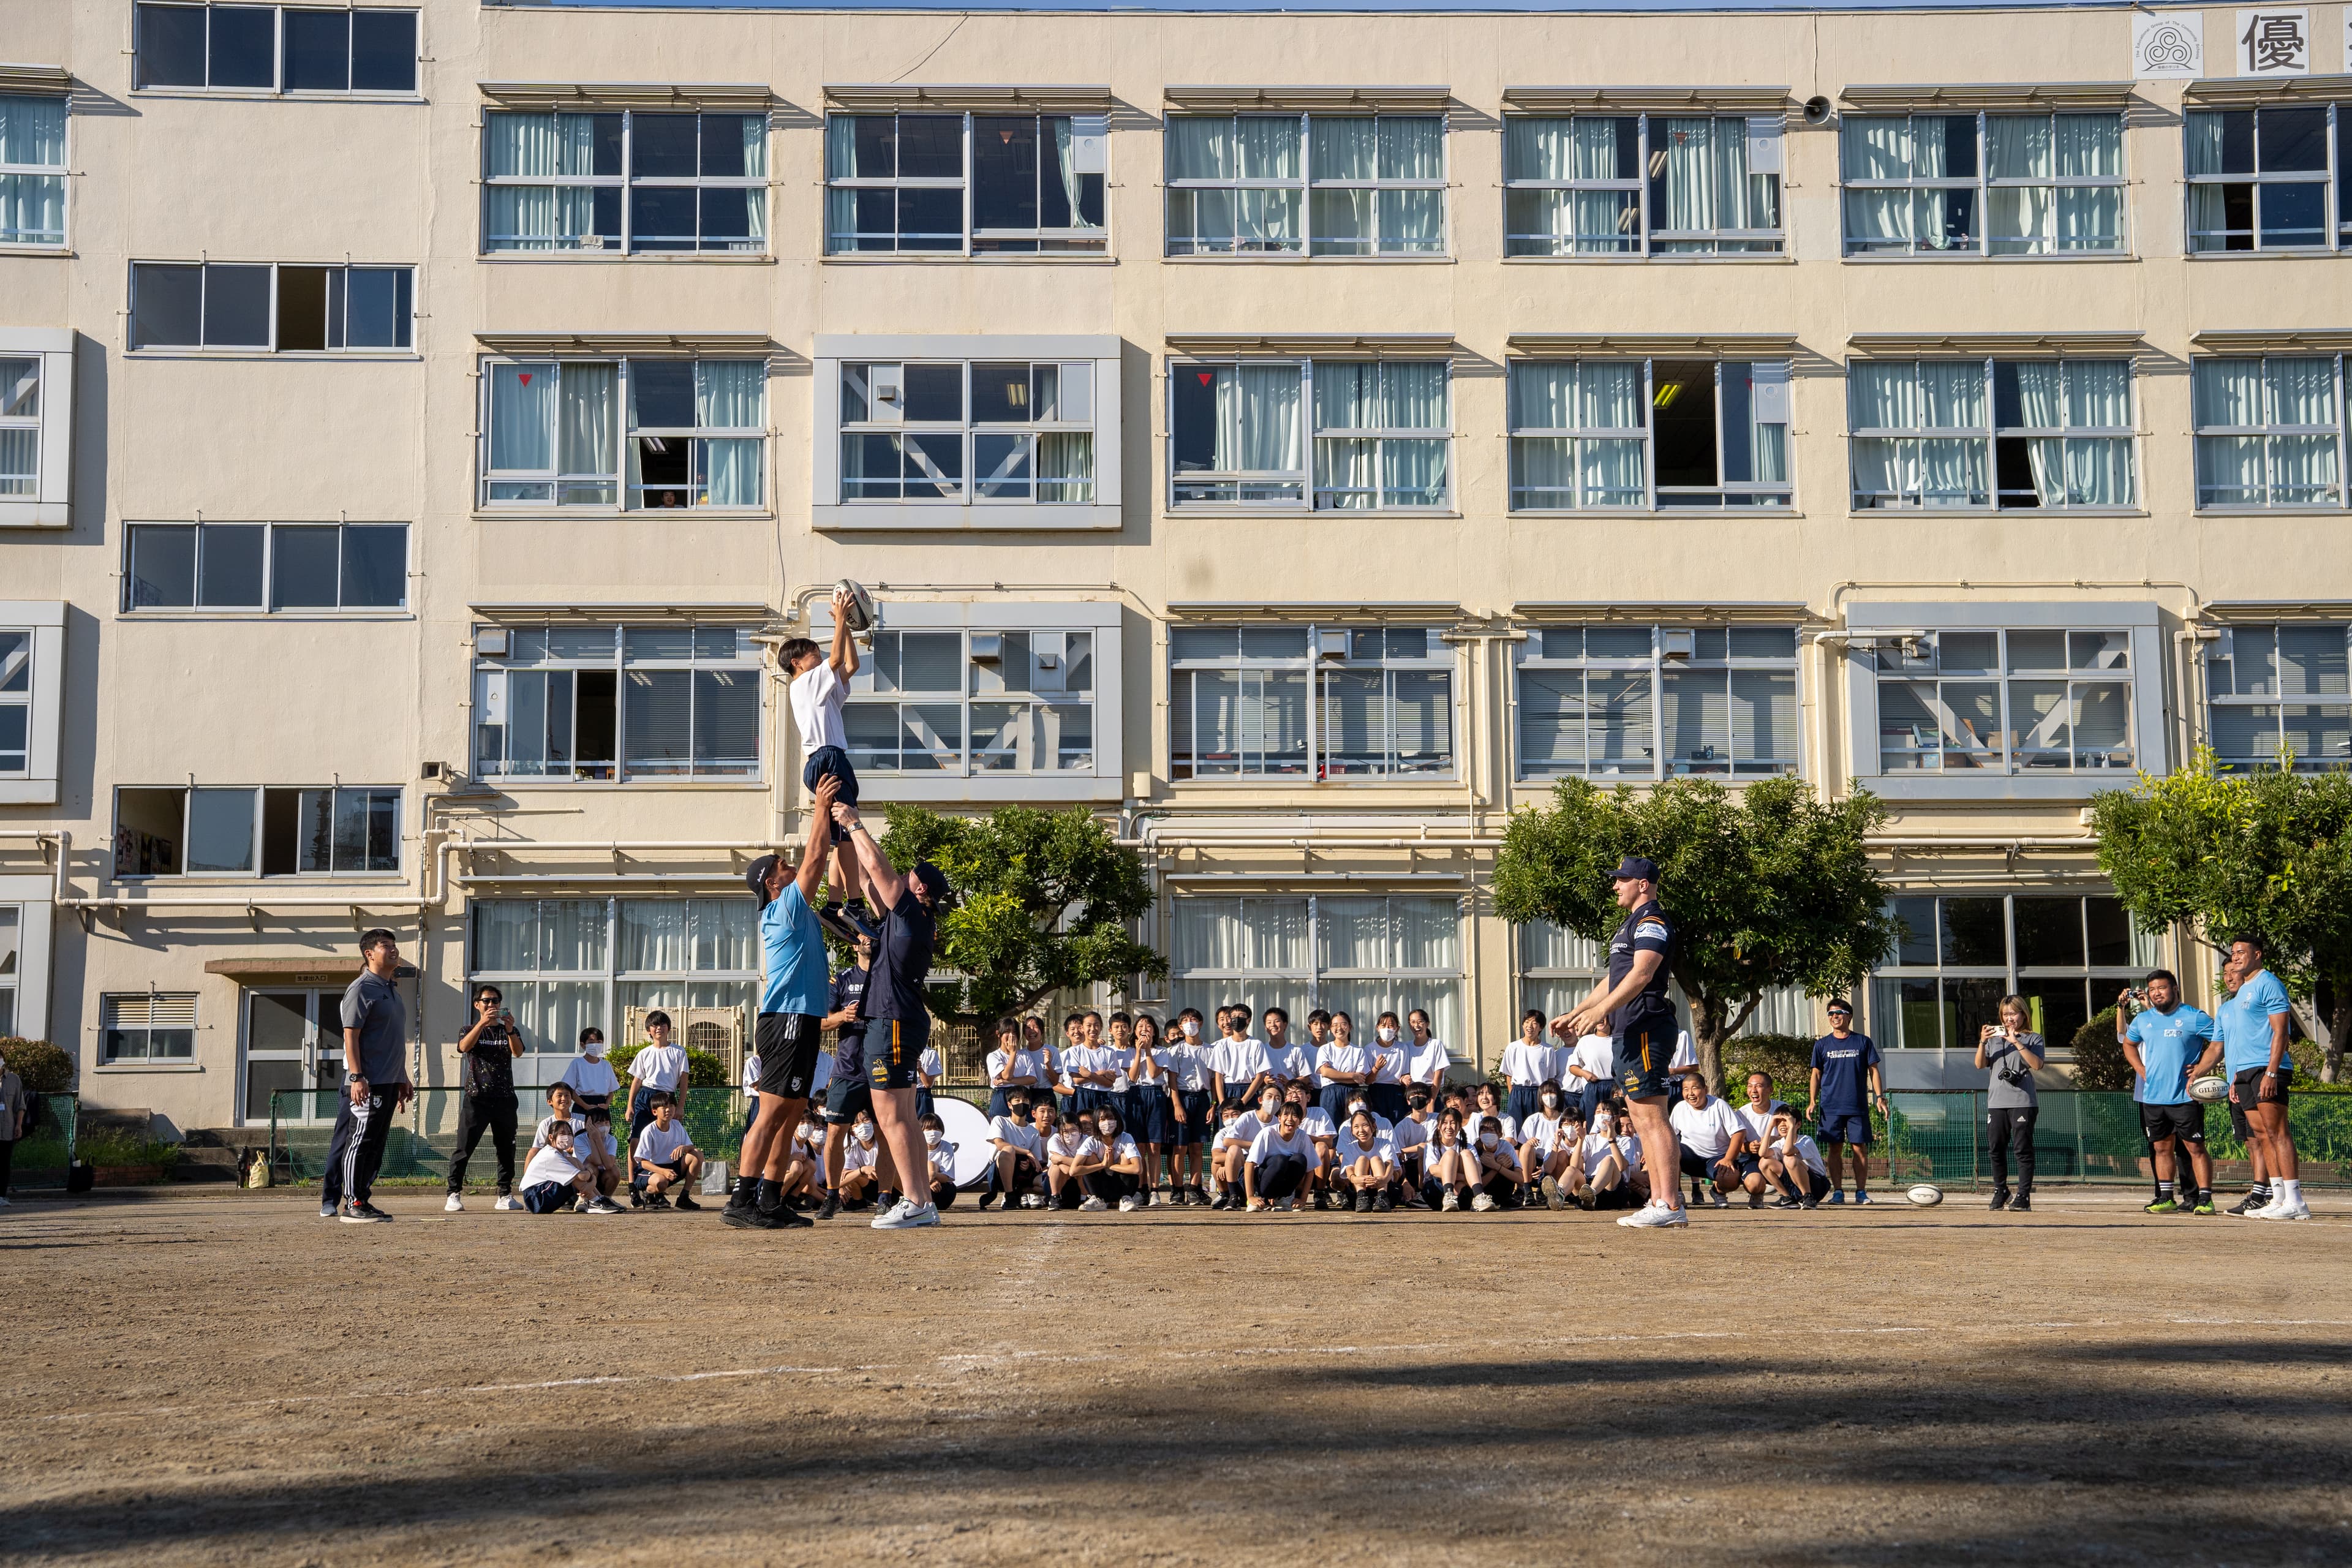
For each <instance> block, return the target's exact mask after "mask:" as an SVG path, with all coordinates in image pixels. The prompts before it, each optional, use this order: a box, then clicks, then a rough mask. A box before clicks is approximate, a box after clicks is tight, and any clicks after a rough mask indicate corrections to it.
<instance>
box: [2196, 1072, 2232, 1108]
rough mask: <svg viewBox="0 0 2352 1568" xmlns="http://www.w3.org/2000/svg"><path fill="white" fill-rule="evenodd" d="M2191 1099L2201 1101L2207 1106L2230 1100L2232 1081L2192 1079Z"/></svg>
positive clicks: (2210, 1078)
mask: <svg viewBox="0 0 2352 1568" xmlns="http://www.w3.org/2000/svg"><path fill="white" fill-rule="evenodd" d="M2229 1098H2230V1080H2229V1079H2226V1078H2212V1077H2206V1078H2200V1079H2190V1080H2189V1099H2191V1100H2200V1101H2202V1102H2203V1103H2205V1104H2207V1105H2210V1104H2212V1103H2213V1102H2214V1101H2215V1100H2227V1099H2229Z"/></svg>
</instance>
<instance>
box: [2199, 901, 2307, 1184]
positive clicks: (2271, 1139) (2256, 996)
mask: <svg viewBox="0 0 2352 1568" xmlns="http://www.w3.org/2000/svg"><path fill="white" fill-rule="evenodd" d="M2263 949H2264V944H2263V939H2262V938H2260V937H2258V936H2242V937H2239V938H2238V939H2237V940H2235V941H2234V942H2231V943H2230V962H2229V964H2228V966H2227V967H2225V968H2224V969H2223V970H2222V972H2221V973H2222V977H2223V978H2224V979H2226V980H2229V981H2231V982H2232V983H2233V984H2235V985H2236V987H2237V988H2236V989H2235V990H2234V991H2232V992H2231V994H2230V999H2229V1000H2228V1001H2227V1002H2224V1003H2222V1004H2221V1018H2220V1022H2221V1045H2222V1050H2223V1057H2224V1062H2225V1065H2226V1070H2227V1071H2228V1073H2229V1075H2230V1119H2231V1121H2232V1122H2234V1123H2235V1124H2236V1126H2237V1129H2238V1136H2240V1137H2241V1138H2243V1139H2244V1140H2245V1141H2246V1148H2247V1151H2248V1152H2250V1153H2251V1154H2252V1157H2253V1162H2254V1190H2253V1191H2252V1192H2251V1193H2248V1194H2246V1201H2245V1202H2244V1203H2242V1204H2240V1205H2238V1206H2237V1207H2235V1208H2233V1209H2231V1211H2230V1212H2231V1214H2236V1215H2244V1216H2245V1217H2246V1218H2248V1219H2309V1218H2310V1217H2311V1210H2310V1208H2309V1207H2308V1206H2306V1205H2305V1203H2304V1201H2303V1183H2302V1182H2300V1181H2299V1180H2297V1179H2296V1178H2297V1176H2298V1174H2299V1172H2298V1170H2297V1168H2296V1165H2295V1159H2294V1138H2293V1137H2292V1136H2290V1135H2289V1133H2288V1131H2287V1124H2286V1090H2287V1082H2288V1080H2289V1079H2291V1078H2292V1077H2293V1076H2294V1061H2293V1059H2292V1058H2289V1057H2288V1056H2287V1052H2286V1043H2287V1016H2288V1015H2289V1014H2290V1013H2292V1012H2293V1011H2294V1004H2293V1003H2291V1002H2289V1001H2288V1000H2287V994H2286V987H2285V986H2284V985H2283V984H2280V983H2279V978H2278V976H2277V975H2275V974H2273V973H2271V972H2270V970H2269V969H2267V968H2266V967H2264V965H2265V964H2266V963H2267V962H2268V955H2267V954H2266V953H2265V952H2264V951H2263ZM2265 1178H2267V1181H2266V1180H2265ZM2266 1186H2267V1187H2268V1190H2269V1191H2268V1197H2267V1200H2266V1201H2264V1202H2261V1203H2257V1202H2256V1201H2255V1200H2256V1199H2257V1198H2259V1197H2262V1196H2263V1194H2264V1189H2265V1187H2266Z"/></svg>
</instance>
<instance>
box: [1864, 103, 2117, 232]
mask: <svg viewBox="0 0 2352 1568" xmlns="http://www.w3.org/2000/svg"><path fill="white" fill-rule="evenodd" d="M2069 118H2081V119H2113V120H2115V121H2116V164H2117V172H2116V173H2115V174H2078V175H2072V176H2066V175H2061V174H2058V173H2057V172H2056V155H2057V126H2056V121H2059V120H2061V119H2069ZM1921 119H1927V120H1973V121H1975V122H1976V163H1977V172H1976V173H1975V174H1973V175H1957V176H1956V175H1925V176H1919V175H1912V176H1906V177H1905V178H1903V179H1899V180H1864V179H1855V178H1853V177H1852V176H1851V175H1850V174H1848V173H1847V170H1846V162H1845V151H1846V149H1845V127H1846V125H1847V124H1848V123H1849V122H1851V121H1864V120H1902V121H1906V136H1913V134H1914V133H1913V132H1911V131H1910V128H1909V122H1912V121H1918V120H1921ZM1995 120H2042V121H2050V122H2051V150H2052V173H2051V175H2050V177H2049V178H2048V179H2046V180H2045V179H2042V177H2040V176H2039V175H2014V174H2004V175H1995V174H1993V173H1992V121H1995ZM2128 128H2129V127H2128V116H2127V115H2126V114H2125V112H2124V111H2123V110H2120V109H2117V110H2103V109H2084V110H2063V109H2060V110H1999V109H1992V110H1958V111H1953V110H1934V109H1917V110H1900V111H1889V112H1885V113H1867V112H1850V113H1845V114H1842V115H1840V117H1839V121H1838V181H1837V189H1838V253H1839V255H1840V256H1841V257H1843V258H1844V259H1846V260H1849V261H1856V260H1871V261H2081V260H2093V261H2096V260H2110V259H2114V258H2128V257H2131V256H2132V255H2133V254H2134V253H2133V250H2132V236H2131V197H2130V186H2131V183H2132V174H2131V163H2130V152H2131V148H2130V139H2129V138H2128V137H2127V136H2126V135H2125V134H2124V132H2125V131H2126V130H2127V129H2128ZM1915 144H1916V139H1915ZM2035 188H2038V189H2044V190H2047V191H2049V192H2050V193H2051V213H2052V219H2051V221H2052V226H2053V233H2052V235H2051V241H2052V247H2051V248H2050V249H2047V250H1995V249H1993V248H1992V246H1993V233H1992V204H1993V193H1994V192H1995V191H1998V190H2020V189H2035ZM2064 190H2115V191H2117V192H2119V193H2121V194H2120V195H2118V196H2117V198H2116V243H2115V245H2114V246H2113V247H2111V248H2105V249H2089V248H2082V247H2078V248H2074V249H2064V248H2061V247H2059V244H2058V238H2059V237H2058V236H2057V234H2056V233H2055V226H2056V212H2057V195H2058V193H2059V192H2061V191H2064ZM1849 191H1908V192H1911V193H1914V200H1913V203H1912V212H1913V215H1914V218H1915V220H1916V212H1917V201H1916V195H1917V194H1918V193H1923V192H1933V191H1969V192H1972V193H1973V194H1974V195H1975V198H1976V200H1975V216H1976V222H1975V225H1974V228H1975V234H1974V236H1973V243H1972V244H1970V245H1969V247H1966V248H1962V247H1957V246H1943V247H1937V246H1929V245H1927V244H1926V243H1925V240H1924V237H1922V236H1920V235H1918V234H1916V233H1915V234H1914V235H1913V236H1912V237H1911V238H1910V239H1909V240H1908V241H1907V242H1906V243H1905V244H1904V245H1903V247H1901V248H1899V249H1897V248H1895V247H1894V244H1893V242H1892V241H1885V242H1880V243H1879V244H1877V245H1875V246H1874V245H1872V244H1871V243H1869V242H1867V241H1857V240H1856V238H1855V237H1854V235H1853V230H1852V227H1851V225H1850V224H1849V222H1848V216H1847V214H1848V208H1847V204H1846V194H1847V193H1848V192H1849ZM1914 226H1915V227H1916V221H1915V222H1914ZM2011 238H2012V239H2014V238H2016V237H2011Z"/></svg>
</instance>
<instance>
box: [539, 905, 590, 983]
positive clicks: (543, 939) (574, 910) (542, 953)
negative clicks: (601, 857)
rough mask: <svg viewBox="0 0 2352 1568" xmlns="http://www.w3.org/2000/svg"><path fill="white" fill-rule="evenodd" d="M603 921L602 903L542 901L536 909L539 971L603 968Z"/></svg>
mask: <svg viewBox="0 0 2352 1568" xmlns="http://www.w3.org/2000/svg"><path fill="white" fill-rule="evenodd" d="M605 927H606V921H605V918H604V900H602V899H542V900H540V905H539V967H540V968H541V969H543V970H545V969H561V970H575V971H576V970H583V969H602V968H604V938H605Z"/></svg>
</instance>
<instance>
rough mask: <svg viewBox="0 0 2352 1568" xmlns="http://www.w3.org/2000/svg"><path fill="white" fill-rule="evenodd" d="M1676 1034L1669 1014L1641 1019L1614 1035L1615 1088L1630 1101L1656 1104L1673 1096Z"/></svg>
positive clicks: (1673, 1020) (1673, 1017)
mask: <svg viewBox="0 0 2352 1568" xmlns="http://www.w3.org/2000/svg"><path fill="white" fill-rule="evenodd" d="M1679 1032H1680V1029H1679V1026H1678V1025H1676V1024H1675V1016H1674V1015H1673V1014H1671V1013H1668V1014H1666V1015H1665V1016H1664V1017H1660V1018H1650V1019H1642V1020H1638V1021H1635V1022H1633V1023H1629V1024H1627V1025H1626V1026H1624V1027H1623V1028H1622V1029H1620V1030H1618V1031H1617V1087H1618V1088H1619V1089H1622V1090H1624V1092H1625V1094H1626V1097H1627V1098H1628V1099H1633V1100H1656V1099H1661V1098H1663V1097H1664V1096H1666V1095H1668V1094H1671V1093H1673V1092H1674V1075H1673V1074H1672V1073H1671V1072H1669V1071H1668V1070H1667V1068H1668V1067H1669V1066H1670V1065H1671V1064H1672V1063H1673V1061H1674V1059H1675V1035H1676V1034H1677V1033H1679Z"/></svg>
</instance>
